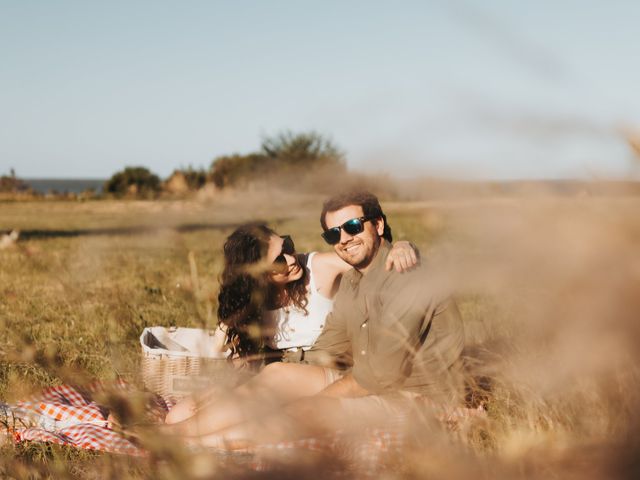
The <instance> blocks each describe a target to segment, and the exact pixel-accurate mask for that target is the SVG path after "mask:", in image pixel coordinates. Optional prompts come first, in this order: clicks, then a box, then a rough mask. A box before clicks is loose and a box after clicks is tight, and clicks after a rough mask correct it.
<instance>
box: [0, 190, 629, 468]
mask: <svg viewBox="0 0 640 480" xmlns="http://www.w3.org/2000/svg"><path fill="white" fill-rule="evenodd" d="M321 201H322V198H321V197H318V196H314V195H306V196H305V195H287V194H283V193H281V192H278V191H275V190H274V191H268V192H266V191H255V192H237V193H228V194H224V195H223V194H221V195H220V196H219V197H218V198H215V199H213V200H208V201H206V202H204V201H203V202H198V201H195V200H181V201H178V200H175V201H171V200H165V201H155V202H154V201H115V200H104V201H88V202H72V201H31V202H2V203H0V231H8V230H11V229H18V230H20V231H21V232H22V233H23V237H22V238H21V239H20V240H19V241H18V243H17V244H16V245H14V246H12V247H9V248H6V249H3V250H0V324H1V325H2V327H3V330H2V331H3V339H2V341H1V342H0V400H3V401H14V400H16V399H21V398H25V397H26V396H27V395H29V394H30V393H32V392H35V391H37V390H38V389H39V388H41V387H43V386H47V385H54V384H58V383H61V382H70V383H82V382H88V381H91V380H93V379H103V380H111V379H114V378H115V377H116V376H121V377H124V378H125V379H126V380H128V381H130V382H133V383H135V384H140V381H141V379H140V347H139V340H138V337H139V335H140V333H141V331H142V329H143V328H144V327H147V326H153V325H164V326H170V325H176V326H206V327H211V326H213V325H214V324H215V322H216V318H215V309H216V296H217V275H218V274H219V273H220V270H221V267H222V256H221V247H222V244H223V242H224V238H225V237H226V235H228V234H229V233H230V232H231V231H232V230H233V228H234V227H235V226H237V225H238V224H240V223H243V222H246V221H249V220H256V219H261V220H265V221H267V222H268V223H269V224H270V225H271V226H272V227H274V228H275V229H276V230H277V231H278V232H279V233H281V234H285V233H287V234H290V235H292V236H293V238H294V240H295V242H296V246H297V247H298V250H299V251H310V250H325V249H326V248H327V247H326V245H324V244H323V242H322V240H321V238H320V236H319V233H320V227H319V221H318V217H319V212H320V206H321ZM383 208H384V209H385V211H386V213H387V216H388V219H389V223H390V224H391V226H392V228H393V230H394V235H395V238H396V239H409V240H412V241H413V242H414V243H416V244H417V245H418V246H419V248H420V250H421V252H422V253H423V255H424V256H425V257H426V258H433V259H444V260H443V262H442V263H443V265H446V268H445V270H444V273H443V281H447V282H452V283H453V284H454V285H456V286H457V287H458V288H459V290H460V304H461V310H462V313H463V317H464V321H465V328H466V331H467V337H468V339H467V343H468V352H470V353H469V355H470V360H469V362H470V364H472V366H473V367H474V370H473V372H471V373H470V375H471V374H473V375H475V377H476V378H477V377H478V376H479V375H483V376H485V377H491V379H492V392H491V394H490V398H489V402H488V404H487V410H488V418H487V420H486V421H484V422H482V423H481V424H477V425H473V426H471V427H470V428H468V429H462V430H460V431H458V432H455V433H450V432H440V431H438V432H434V431H421V432H420V435H422V437H421V438H422V440H423V441H421V442H418V443H417V445H421V446H414V447H413V448H412V449H408V450H407V458H406V459H403V461H402V462H400V463H401V464H402V467H401V468H400V467H399V468H397V469H396V470H394V471H392V472H391V473H389V475H391V476H392V477H393V476H394V475H398V476H409V477H413V476H416V477H417V476H420V477H433V478H498V477H503V478H504V477H511V478H538V477H540V478H550V477H556V478H566V477H568V476H576V477H578V476H579V477H580V478H603V477H607V478H614V477H619V478H622V477H624V475H627V474H629V473H630V472H632V471H634V470H633V469H634V468H636V469H637V468H638V467H637V464H635V463H634V462H635V460H634V458H636V456H637V455H636V454H637V453H638V444H637V443H638V442H637V438H638V436H637V433H638V431H639V429H638V425H640V423H639V422H638V416H637V412H636V409H637V406H638V405H639V403H638V400H639V399H640V397H638V385H639V382H638V379H639V378H638V369H637V367H636V366H637V364H638V363H637V360H638V357H639V355H638V353H637V351H636V350H637V349H636V345H637V344H638V340H639V339H640V331H639V330H640V327H639V325H640V324H639V323H638V321H637V319H638V315H639V314H640V299H639V298H640V293H639V292H640V214H638V212H640V197H634V196H615V195H611V196H608V197H571V198H567V197H563V198H561V197H555V196H549V195H530V196H519V197H517V198H515V197H514V198H507V197H503V198H500V199H493V198H489V197H483V198H477V199H473V200H465V201H462V200H461V201H446V202H436V201H433V202H420V203H417V202H416V203H409V202H404V203H400V202H386V203H385V202H383ZM190 257H191V258H192V261H190V260H189V258H190ZM150 448H152V450H153V449H154V448H155V450H154V451H155V454H154V455H153V456H152V457H151V458H147V459H144V460H135V459H126V458H122V457H118V456H112V455H104V454H93V453H86V452H77V451H74V450H72V449H66V448H58V447H55V448H53V447H47V446H42V445H31V446H28V445H27V446H25V445H21V446H14V445H12V444H11V443H7V444H6V445H5V446H4V447H3V448H2V452H1V454H2V464H1V465H0V474H1V475H2V476H3V477H9V478H11V477H13V478H125V477H132V478H167V479H168V478H209V477H216V478H222V477H225V476H228V475H233V476H239V477H240V476H245V474H246V472H244V471H242V470H233V469H232V470H221V469H222V468H223V467H221V466H220V465H218V464H217V463H216V459H215V458H214V457H203V456H202V455H195V456H194V455H190V454H188V453H186V452H185V451H183V450H182V449H180V448H179V447H175V448H174V449H171V448H167V447H166V445H164V446H162V447H158V446H155V447H153V446H151V447H150ZM224 468H229V467H224ZM295 468H298V467H293V466H292V467H291V470H292V472H290V473H291V474H292V475H293V474H295V471H296V470H295ZM300 468H302V470H300V471H299V475H302V476H305V475H306V476H309V475H308V471H307V473H306V474H304V473H300V472H305V470H304V468H303V467H300ZM299 475H298V476H299ZM355 475H356V476H357V474H355Z"/></svg>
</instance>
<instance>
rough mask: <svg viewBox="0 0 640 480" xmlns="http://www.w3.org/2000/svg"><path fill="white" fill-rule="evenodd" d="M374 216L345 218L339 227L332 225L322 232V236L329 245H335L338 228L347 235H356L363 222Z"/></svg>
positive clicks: (360, 230) (338, 239)
mask: <svg viewBox="0 0 640 480" xmlns="http://www.w3.org/2000/svg"><path fill="white" fill-rule="evenodd" d="M374 219H375V217H360V218H352V219H351V220H347V221H346V222H344V223H343V224H342V225H340V226H339V227H333V228H329V229H327V230H325V231H324V232H322V238H324V241H325V242H327V243H328V244H329V245H335V244H336V243H338V242H339V241H340V230H344V231H345V232H346V233H348V234H349V235H357V234H359V233H362V231H363V230H364V222H367V221H370V220H374Z"/></svg>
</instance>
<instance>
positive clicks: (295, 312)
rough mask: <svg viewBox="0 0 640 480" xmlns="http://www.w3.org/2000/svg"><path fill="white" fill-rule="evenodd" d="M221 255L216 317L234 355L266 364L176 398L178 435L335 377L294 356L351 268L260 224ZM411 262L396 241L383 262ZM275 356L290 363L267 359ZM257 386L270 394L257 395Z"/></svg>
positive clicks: (227, 422) (216, 425) (399, 266)
mask: <svg viewBox="0 0 640 480" xmlns="http://www.w3.org/2000/svg"><path fill="white" fill-rule="evenodd" d="M224 256H225V266H224V270H223V272H222V276H221V287H220V294H219V295H218V303H219V307H218V318H219V321H220V322H221V324H223V325H224V326H225V327H226V332H227V340H228V345H229V347H230V349H231V351H232V355H235V356H237V357H238V358H245V359H248V361H249V362H250V361H253V360H255V361H258V362H260V361H261V360H262V358H264V359H265V360H266V363H267V364H268V365H267V366H266V367H265V368H264V369H263V370H262V371H261V372H260V373H259V374H258V375H256V376H254V377H253V378H252V379H251V380H249V381H248V382H247V383H245V384H244V385H241V386H240V387H238V388H236V389H235V390H234V392H233V395H231V396H221V395H215V393H214V394H211V392H205V394H204V395H201V396H200V397H199V398H193V397H192V398H187V399H185V400H183V401H182V402H180V403H178V404H177V405H176V406H175V407H174V408H173V409H172V410H171V412H169V415H168V416H167V419H166V423H168V424H174V426H173V430H174V431H175V432H176V433H179V434H183V435H201V434H203V433H204V432H205V431H209V432H214V431H217V430H220V429H222V428H225V427H227V426H231V425H233V424H234V423H237V422H239V421H241V420H242V419H243V412H244V410H245V409H246V408H251V409H252V412H253V413H255V410H256V409H260V408H265V409H270V408H274V407H275V406H277V405H280V404H283V403H287V402H290V401H293V400H295V399H297V398H301V397H304V396H309V395H314V394H315V393H318V392H319V391H320V390H322V389H323V388H325V387H326V386H327V385H328V384H330V383H332V382H333V381H335V380H336V379H337V378H338V377H337V375H339V373H338V372H337V371H333V370H330V369H326V368H323V367H315V366H310V365H305V366H304V367H302V368H301V365H299V364H296V363H295V362H301V361H304V356H305V352H306V351H307V350H308V349H309V348H310V347H311V346H312V345H313V343H314V342H315V340H316V338H317V337H318V336H319V335H320V332H321V331H322V327H323V326H324V320H325V318H326V316H327V314H328V313H329V312H330V311H331V307H332V304H333V300H332V298H333V296H334V295H335V293H336V291H337V288H338V286H339V282H340V278H341V276H342V274H343V273H345V272H346V271H347V270H349V269H350V268H351V266H350V265H348V264H347V263H345V262H344V261H342V260H341V259H340V258H339V257H338V255H337V254H336V253H335V252H330V253H319V252H312V253H309V254H296V252H295V248H294V244H293V241H292V240H291V237H289V236H282V237H281V236H278V235H277V234H276V233H275V232H274V231H273V230H271V229H270V228H268V227H267V226H266V225H263V224H247V225H243V226H241V227H239V228H238V229H237V230H235V231H234V232H233V233H232V234H231V235H230V236H229V237H228V238H227V241H226V243H225V245H224ZM417 261H418V260H417V255H416V252H415V251H414V249H413V247H412V246H411V244H409V243H408V242H398V243H396V244H394V246H393V248H392V250H391V252H390V253H389V256H388V258H387V263H386V264H387V268H388V269H390V268H396V270H398V271H403V270H406V269H408V268H411V267H412V266H414V265H415V264H416V263H417ZM274 359H276V360H277V359H283V360H285V361H286V362H288V363H284V364H283V363H269V362H270V361H272V360H274ZM261 390H263V391H266V392H268V394H267V395H260V393H259V392H260V391H261ZM263 397H267V398H269V400H270V401H269V404H268V405H265V404H264V401H261V402H260V404H257V402H256V399H258V398H260V399H262V400H263ZM250 404H251V405H250ZM240 405H242V407H241V406H240ZM203 429H204V430H203Z"/></svg>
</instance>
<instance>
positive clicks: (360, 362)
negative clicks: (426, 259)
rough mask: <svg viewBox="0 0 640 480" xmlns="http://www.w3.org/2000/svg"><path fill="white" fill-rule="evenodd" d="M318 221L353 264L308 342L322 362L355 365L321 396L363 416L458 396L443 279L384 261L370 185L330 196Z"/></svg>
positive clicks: (383, 224)
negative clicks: (413, 401)
mask: <svg viewBox="0 0 640 480" xmlns="http://www.w3.org/2000/svg"><path fill="white" fill-rule="evenodd" d="M320 223H321V224H322V228H323V230H324V233H323V237H324V239H325V240H326V241H327V243H329V244H331V245H333V247H334V249H335V251H336V253H337V254H338V255H339V256H340V258H342V259H343V260H344V261H346V262H347V263H349V264H350V265H352V266H353V267H354V268H353V269H352V270H351V271H349V272H347V273H346V274H345V275H344V277H343V279H342V282H341V285H340V289H339V291H338V293H337V294H336V297H335V303H334V307H333V312H332V313H331V314H330V315H329V316H328V317H327V322H326V326H325V329H324V331H323V332H322V334H321V335H320V337H319V338H318V340H317V341H316V343H315V345H314V347H313V348H312V352H313V354H315V356H316V358H317V359H318V361H319V362H323V363H324V364H325V365H330V366H332V365H333V366H335V365H341V364H342V365H352V369H351V371H350V372H349V373H347V374H345V375H344V376H343V377H342V378H341V379H339V380H338V381H336V382H335V383H333V384H332V385H330V386H329V387H327V388H326V389H325V390H324V391H323V392H321V395H323V396H330V397H334V398H340V399H343V400H341V402H340V404H341V408H342V409H343V410H344V411H345V412H347V413H348V415H346V416H347V417H349V418H360V419H363V420H366V421H371V420H373V417H376V416H378V417H387V418H388V417H389V414H390V413H391V414H393V413H398V414H403V413H405V409H406V407H407V406H408V405H409V404H410V403H411V402H410V401H408V400H411V399H412V398H414V397H416V396H419V395H420V396H426V397H428V398H429V399H431V400H432V401H434V402H438V403H450V402H455V401H457V400H459V395H460V393H461V392H460V385H461V380H460V372H459V357H460V353H461V351H462V347H463V341H464V334H463V328H462V322H461V319H460V316H459V314H458V310H457V308H456V305H455V303H454V302H453V301H452V300H450V299H449V298H448V296H447V294H446V292H445V289H444V288H442V287H443V286H442V281H441V280H442V279H439V278H437V275H436V273H435V271H433V270H430V269H429V268H428V266H427V265H422V266H420V267H418V268H416V269H414V270H413V271H411V272H407V273H403V274H399V273H397V272H393V271H388V270H387V269H386V268H385V264H384V259H385V257H386V254H387V253H388V251H389V246H390V242H391V240H392V237H391V228H390V227H389V224H388V223H387V219H386V216H385V215H384V213H383V212H382V209H381V207H380V203H379V202H378V199H377V198H376V197H375V196H374V195H372V194H370V193H368V192H351V193H346V194H343V195H338V196H336V197H333V198H331V199H329V200H328V201H327V202H325V204H324V207H323V210H322V214H321V217H320ZM351 414H353V415H351Z"/></svg>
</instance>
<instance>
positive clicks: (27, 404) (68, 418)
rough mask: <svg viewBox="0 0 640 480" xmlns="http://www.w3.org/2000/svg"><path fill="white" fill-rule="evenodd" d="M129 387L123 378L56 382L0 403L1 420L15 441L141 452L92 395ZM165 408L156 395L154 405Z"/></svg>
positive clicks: (121, 451) (132, 452)
mask: <svg viewBox="0 0 640 480" xmlns="http://www.w3.org/2000/svg"><path fill="white" fill-rule="evenodd" d="M130 390H131V387H130V386H129V385H128V384H127V383H125V382H116V383H112V384H108V385H105V384H103V383H101V382H96V383H93V384H91V385H90V386H88V387H87V388H79V387H75V386H72V385H59V386H55V387H49V388H46V389H44V390H43V391H42V392H41V393H40V394H39V395H37V396H34V397H32V398H30V399H29V400H26V401H20V402H18V403H16V404H15V405H3V406H2V411H3V417H4V418H3V422H4V423H6V427H7V429H8V431H9V432H10V433H11V434H12V435H13V438H14V439H15V441H16V442H21V441H32V442H51V443H57V444H60V445H68V446H72V447H76V448H82V449H85V450H99V451H104V452H110V453H118V454H125V455H134V456H141V455H145V451H144V450H143V449H141V448H140V447H139V446H138V445H136V444H135V443H134V442H133V441H131V440H130V439H127V438H126V437H125V436H124V435H123V434H122V433H121V432H118V431H115V430H113V429H112V428H111V426H110V425H109V421H108V411H107V410H106V409H105V408H103V407H101V406H100V405H98V404H97V403H96V402H95V401H94V400H93V398H94V397H95V396H96V395H97V394H100V393H105V392H107V391H108V392H114V391H116V392H117V391H120V392H121V393H123V394H124V393H126V392H127V391H130ZM158 407H159V408H160V409H164V413H165V414H166V412H168V411H169V406H168V405H167V404H166V403H164V402H163V401H162V399H160V398H159V397H158V399H157V405H154V408H156V409H157V408H158Z"/></svg>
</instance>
